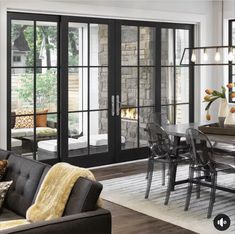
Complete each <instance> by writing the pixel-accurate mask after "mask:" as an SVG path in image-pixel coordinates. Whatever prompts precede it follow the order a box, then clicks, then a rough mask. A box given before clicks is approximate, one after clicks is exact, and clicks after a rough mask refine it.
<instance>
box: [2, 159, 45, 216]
mask: <svg viewBox="0 0 235 234" xmlns="http://www.w3.org/2000/svg"><path fill="white" fill-rule="evenodd" d="M44 168H45V165H44V164H42V163H40V162H37V161H33V160H30V159H27V158H23V157H21V156H18V155H15V154H11V155H10V156H9V158H8V168H7V173H6V176H5V180H13V184H12V186H11V187H10V189H9V191H8V193H7V197H6V201H5V202H6V203H5V204H6V207H7V208H9V209H10V210H12V211H14V212H16V213H17V214H19V215H21V216H25V214H26V211H27V209H28V208H29V206H30V205H31V204H32V201H33V198H34V195H35V192H36V190H37V187H38V184H39V181H40V178H41V176H42V173H43V171H44Z"/></svg>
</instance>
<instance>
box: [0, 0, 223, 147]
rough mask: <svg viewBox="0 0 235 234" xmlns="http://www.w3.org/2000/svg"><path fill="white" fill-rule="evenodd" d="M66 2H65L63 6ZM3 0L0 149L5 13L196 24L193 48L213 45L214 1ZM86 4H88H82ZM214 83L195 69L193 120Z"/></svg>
mask: <svg viewBox="0 0 235 234" xmlns="http://www.w3.org/2000/svg"><path fill="white" fill-rule="evenodd" d="M64 2H65V3H64ZM64 2H63V1H60V0H57V1H50V0H47V1H32V0H31V1H20V0H18V1H10V0H8V1H2V2H1V5H0V11H1V18H0V32H1V41H0V58H1V64H0V82H1V83H0V85H1V86H0V110H1V112H0V131H1V134H0V147H3V148H5V146H6V45H7V43H6V15H7V14H6V13H7V11H8V10H9V11H22V12H35V13H36V12H40V13H48V14H65V15H80V16H93V17H107V18H124V19H137V20H147V21H148V20H149V21H166V22H179V23H192V24H196V45H211V44H214V39H215V36H214V34H213V33H215V32H216V30H214V32H212V29H213V25H214V24H212V22H213V20H214V17H213V14H212V10H213V4H214V3H213V2H212V1H205V0H187V1H186V0H175V1H173V0H171V1H170V0H164V1H163V0H161V1H157V0H156V1H150V0H135V1H130V0H129V1H128V0H126V1H124V0H120V1H107V0H106V1H100V0H97V1H95V0H94V1H89V0H87V1H80V0H74V1H69V0H68V1H64ZM84 4H87V5H84ZM212 81H213V82H212ZM212 83H213V86H215V87H213V88H216V87H218V85H219V84H218V83H219V82H218V81H214V80H213V77H212V76H211V75H210V71H209V70H208V69H205V68H203V69H199V68H197V69H196V76H195V107H196V111H195V112H196V113H195V117H196V120H200V119H201V118H202V119H204V117H203V115H204V110H201V100H202V95H204V94H203V93H202V90H204V89H205V88H207V87H209V86H210V85H211V84H212Z"/></svg>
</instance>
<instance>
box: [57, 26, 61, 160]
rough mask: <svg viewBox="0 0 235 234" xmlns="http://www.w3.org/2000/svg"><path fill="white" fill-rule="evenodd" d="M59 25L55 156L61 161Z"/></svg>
mask: <svg viewBox="0 0 235 234" xmlns="http://www.w3.org/2000/svg"><path fill="white" fill-rule="evenodd" d="M59 48H60V27H59V22H57V117H56V118H57V123H58V124H57V157H58V160H59V161H61V157H60V128H58V126H60V120H61V118H60V85H59V84H60V49H59Z"/></svg>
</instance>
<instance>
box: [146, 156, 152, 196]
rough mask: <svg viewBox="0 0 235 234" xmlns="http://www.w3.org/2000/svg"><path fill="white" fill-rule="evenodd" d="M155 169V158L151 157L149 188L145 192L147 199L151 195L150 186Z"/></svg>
mask: <svg viewBox="0 0 235 234" xmlns="http://www.w3.org/2000/svg"><path fill="white" fill-rule="evenodd" d="M153 169H154V159H153V158H150V159H149V172H148V181H147V189H146V192H145V199H147V198H148V197H149V192H150V187H151V184H152V178H153Z"/></svg>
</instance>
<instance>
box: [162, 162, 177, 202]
mask: <svg viewBox="0 0 235 234" xmlns="http://www.w3.org/2000/svg"><path fill="white" fill-rule="evenodd" d="M174 167H175V165H174V164H173V163H170V164H169V177H168V185H167V190H166V198H165V203H164V205H168V202H169V199H170V195H171V191H172V186H174V185H173V183H174V182H175V180H174Z"/></svg>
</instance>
